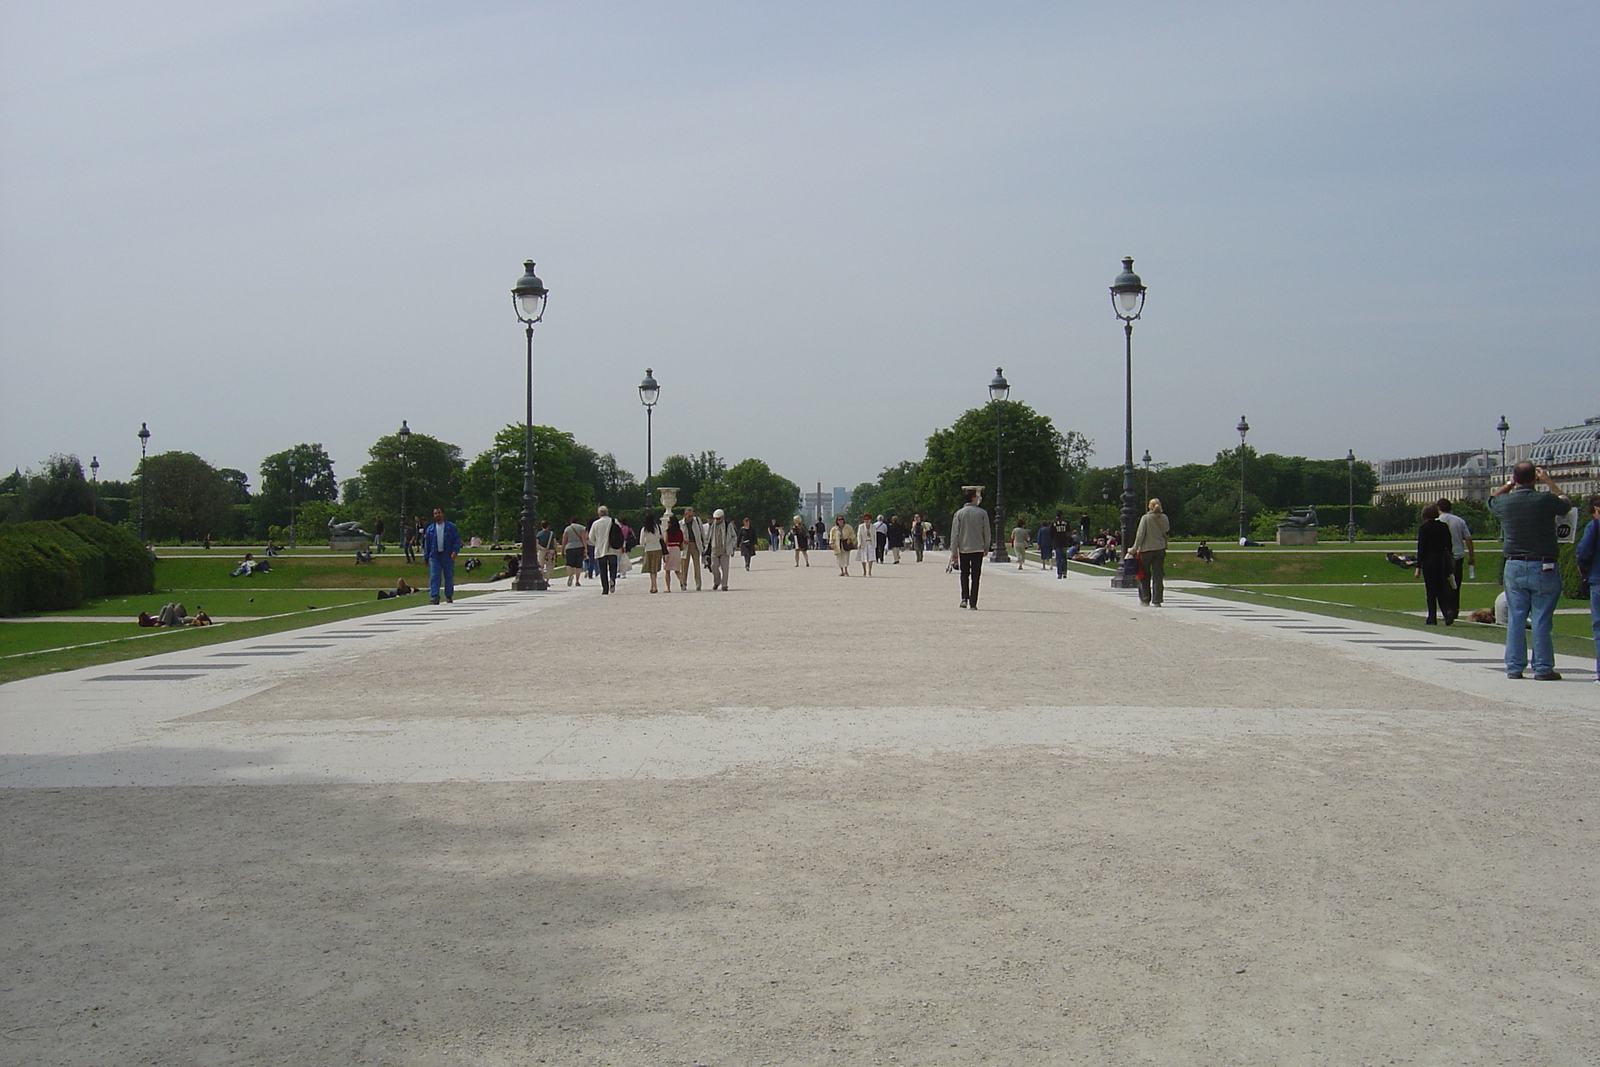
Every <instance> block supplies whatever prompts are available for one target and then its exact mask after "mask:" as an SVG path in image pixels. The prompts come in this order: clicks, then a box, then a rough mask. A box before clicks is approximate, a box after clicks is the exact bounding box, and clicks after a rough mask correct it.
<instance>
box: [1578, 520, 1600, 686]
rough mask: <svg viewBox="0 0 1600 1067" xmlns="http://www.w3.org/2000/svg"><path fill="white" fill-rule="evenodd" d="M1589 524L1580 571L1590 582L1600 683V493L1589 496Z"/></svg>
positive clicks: (1598, 680)
mask: <svg viewBox="0 0 1600 1067" xmlns="http://www.w3.org/2000/svg"><path fill="white" fill-rule="evenodd" d="M1588 503H1589V525H1588V526H1586V527H1585V528H1584V531H1583V537H1582V539H1580V540H1579V542H1578V573H1579V574H1582V575H1583V576H1584V578H1585V579H1587V580H1588V582H1589V626H1590V628H1592V629H1593V630H1594V681H1595V684H1596V685H1600V493H1594V494H1592V495H1590V497H1589V501H1588Z"/></svg>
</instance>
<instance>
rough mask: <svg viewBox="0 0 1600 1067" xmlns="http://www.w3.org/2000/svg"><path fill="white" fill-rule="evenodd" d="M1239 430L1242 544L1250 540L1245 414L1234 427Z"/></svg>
mask: <svg viewBox="0 0 1600 1067" xmlns="http://www.w3.org/2000/svg"><path fill="white" fill-rule="evenodd" d="M1234 429H1235V430H1238V431H1239V543H1240V544H1241V545H1242V544H1244V543H1245V542H1246V541H1248V540H1250V531H1249V529H1248V528H1247V527H1246V526H1245V519H1246V517H1247V516H1246V514H1245V507H1244V435H1245V434H1247V433H1249V432H1250V424H1249V423H1248V422H1246V421H1244V416H1243V415H1240V416H1239V425H1237V426H1235V427H1234Z"/></svg>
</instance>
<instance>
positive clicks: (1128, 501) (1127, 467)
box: [1111, 319, 1139, 589]
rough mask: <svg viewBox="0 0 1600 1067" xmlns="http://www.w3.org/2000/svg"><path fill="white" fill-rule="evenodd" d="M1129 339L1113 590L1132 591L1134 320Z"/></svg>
mask: <svg viewBox="0 0 1600 1067" xmlns="http://www.w3.org/2000/svg"><path fill="white" fill-rule="evenodd" d="M1122 332H1123V335H1124V337H1125V339H1126V353H1125V364H1124V370H1125V373H1126V378H1127V404H1126V405H1125V407H1124V418H1125V422H1124V427H1123V441H1122V443H1123V457H1122V566H1120V567H1118V568H1117V573H1116V576H1115V577H1114V578H1112V580H1111V587H1112V588H1113V589H1133V588H1136V587H1137V586H1138V584H1139V563H1138V561H1137V560H1135V559H1134V558H1133V551H1132V545H1133V522H1134V515H1135V514H1137V511H1136V509H1135V506H1134V502H1135V501H1136V500H1138V499H1139V495H1138V493H1136V492H1134V489H1133V321H1132V320H1131V319H1130V320H1129V321H1127V322H1124V323H1123V324H1122Z"/></svg>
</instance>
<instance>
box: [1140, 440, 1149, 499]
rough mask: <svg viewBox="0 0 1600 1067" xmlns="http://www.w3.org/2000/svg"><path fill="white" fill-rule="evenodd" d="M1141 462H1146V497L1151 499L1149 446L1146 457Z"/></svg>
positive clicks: (1145, 451)
mask: <svg viewBox="0 0 1600 1067" xmlns="http://www.w3.org/2000/svg"><path fill="white" fill-rule="evenodd" d="M1141 462H1143V463H1144V498H1145V499H1146V500H1149V499H1150V450H1149V449H1148V448H1147V449H1145V450H1144V459H1143V460H1142V461H1141Z"/></svg>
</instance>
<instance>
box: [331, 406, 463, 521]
mask: <svg viewBox="0 0 1600 1067" xmlns="http://www.w3.org/2000/svg"><path fill="white" fill-rule="evenodd" d="M367 455H368V456H369V457H370V458H369V459H368V460H367V462H366V463H365V464H363V465H362V467H361V471H360V475H361V499H360V500H359V501H358V502H357V503H356V515H357V517H358V518H359V519H360V520H361V521H362V522H363V523H367V524H368V525H367V527H366V528H367V529H369V530H370V529H372V525H371V524H373V523H375V522H376V521H377V520H379V519H382V520H383V521H384V523H385V526H386V531H389V532H388V536H389V538H390V539H394V536H395V533H397V532H398V531H399V529H400V519H401V515H400V483H401V475H402V473H403V474H404V478H405V503H406V510H407V511H409V512H410V513H411V514H410V516H408V517H409V518H426V517H427V516H429V515H431V514H432V513H433V509H434V508H444V509H445V510H446V511H447V512H454V510H455V506H456V502H457V496H458V494H459V492H460V486H461V468H462V463H461V449H460V448H459V447H457V446H456V445H452V444H450V443H449V442H448V441H441V440H439V439H438V438H436V437H429V436H428V435H427V434H425V433H417V432H415V431H413V432H412V434H411V437H410V439H409V440H408V441H407V443H406V454H405V464H404V468H403V471H402V465H401V460H400V437H399V435H398V434H388V435H386V436H384V437H380V438H378V439H377V440H376V441H374V442H373V443H372V447H371V448H369V449H367Z"/></svg>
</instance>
